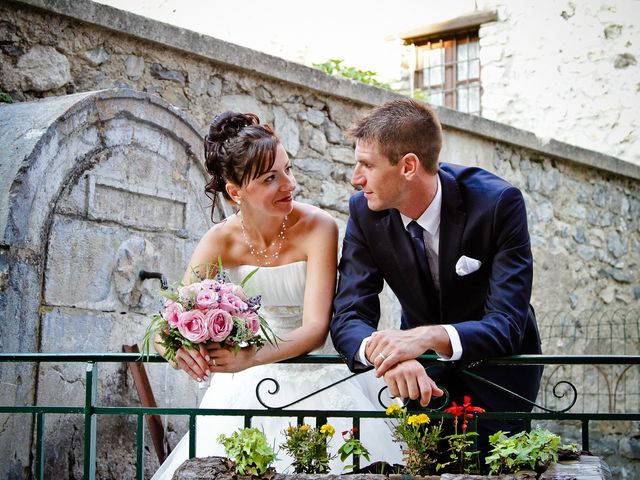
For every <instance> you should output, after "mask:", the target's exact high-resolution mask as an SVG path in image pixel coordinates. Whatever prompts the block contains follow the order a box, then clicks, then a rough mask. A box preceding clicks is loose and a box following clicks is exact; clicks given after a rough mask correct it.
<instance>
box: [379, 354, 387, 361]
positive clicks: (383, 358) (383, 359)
mask: <svg viewBox="0 0 640 480" xmlns="http://www.w3.org/2000/svg"><path fill="white" fill-rule="evenodd" d="M377 356H378V357H382V361H383V362H384V361H385V360H386V359H387V357H385V356H384V353H378V355H377Z"/></svg>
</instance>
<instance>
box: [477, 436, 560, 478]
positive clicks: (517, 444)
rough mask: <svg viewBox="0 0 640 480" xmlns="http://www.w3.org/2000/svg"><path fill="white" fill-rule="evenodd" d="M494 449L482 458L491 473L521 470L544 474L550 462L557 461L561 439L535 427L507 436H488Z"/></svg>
mask: <svg viewBox="0 0 640 480" xmlns="http://www.w3.org/2000/svg"><path fill="white" fill-rule="evenodd" d="M489 443H490V444H491V446H492V447H493V448H492V449H491V451H490V452H489V455H488V456H487V458H486V459H485V461H486V462H487V464H489V473H490V474H492V475H493V474H498V475H500V474H506V473H515V472H517V471H520V470H526V469H530V470H534V471H535V472H538V473H540V472H544V471H545V470H546V469H547V467H548V466H549V465H550V464H551V462H555V461H557V460H558V445H559V443H560V437H559V436H558V435H556V434H555V433H552V432H550V431H549V430H544V429H541V428H539V427H536V428H535V429H534V430H532V431H531V432H520V433H516V434H515V435H513V436H511V437H507V436H506V435H505V434H504V433H503V432H496V433H495V434H493V435H491V436H489Z"/></svg>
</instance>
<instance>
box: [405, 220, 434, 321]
mask: <svg viewBox="0 0 640 480" xmlns="http://www.w3.org/2000/svg"><path fill="white" fill-rule="evenodd" d="M407 230H409V233H410V234H411V238H412V240H413V248H414V249H415V251H416V256H417V257H418V266H419V269H420V273H421V274H422V276H423V278H424V281H425V284H426V287H427V291H426V292H425V293H426V295H427V300H428V302H429V305H430V306H431V307H432V308H433V311H434V313H435V314H436V315H437V317H438V319H439V318H440V301H439V299H438V294H437V292H436V288H435V286H434V284H433V277H432V276H431V270H430V268H429V257H428V255H427V247H426V245H425V244H424V229H423V228H422V227H421V226H420V225H419V224H418V222H416V221H414V220H412V221H411V222H409V225H407Z"/></svg>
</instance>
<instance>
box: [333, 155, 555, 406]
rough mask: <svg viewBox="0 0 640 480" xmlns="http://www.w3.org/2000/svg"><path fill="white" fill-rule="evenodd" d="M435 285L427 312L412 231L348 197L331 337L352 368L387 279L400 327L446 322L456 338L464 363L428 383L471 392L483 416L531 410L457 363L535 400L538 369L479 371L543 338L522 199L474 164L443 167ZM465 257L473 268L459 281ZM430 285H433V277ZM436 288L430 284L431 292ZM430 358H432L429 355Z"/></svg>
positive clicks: (534, 348)
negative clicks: (533, 301) (436, 299)
mask: <svg viewBox="0 0 640 480" xmlns="http://www.w3.org/2000/svg"><path fill="white" fill-rule="evenodd" d="M438 175H439V176H440V181H441V185H442V210H441V216H440V247H439V258H438V263H439V274H440V275H439V278H440V308H439V311H436V309H435V308H434V306H433V305H429V302H428V299H427V298H428V296H427V295H425V294H424V293H423V292H424V291H426V289H427V288H429V285H426V284H425V279H424V277H423V276H421V275H420V272H419V270H418V268H417V267H416V264H417V262H418V260H417V258H416V255H415V251H414V249H413V245H412V240H411V237H410V235H409V233H408V232H407V231H406V229H405V228H404V225H403V223H402V219H401V218H400V214H399V212H398V211H397V210H395V209H391V210H384V211H379V212H374V211H371V210H369V208H368V206H367V201H366V199H365V198H364V196H363V194H362V193H357V194H355V195H353V196H352V197H351V200H350V202H349V212H350V217H349V221H348V224H347V229H346V233H345V237H344V244H343V249H342V257H341V260H340V265H339V275H340V277H339V281H338V289H337V294H336V297H335V301H334V317H333V320H332V322H331V337H332V340H333V343H334V345H335V347H336V349H337V350H338V351H339V352H340V353H341V354H342V355H343V356H344V357H345V358H346V360H347V363H348V365H349V368H350V369H351V370H356V369H357V368H358V367H357V365H356V364H354V356H355V354H356V353H357V351H358V348H359V347H360V344H361V342H362V340H363V339H364V338H365V337H368V336H369V335H371V333H372V332H374V331H375V330H376V328H377V326H378V321H379V318H380V305H379V300H378V294H379V293H380V291H381V290H382V287H383V281H386V282H387V283H388V285H389V287H390V288H391V289H392V290H393V292H394V294H395V295H396V296H397V298H398V300H399V302H400V305H401V307H402V318H401V328H403V329H408V328H413V327H417V326H420V325H429V324H452V325H454V326H455V328H456V330H457V331H458V333H459V334H460V341H461V343H462V351H463V353H462V358H461V359H460V361H459V362H443V363H442V366H441V367H443V368H436V369H434V370H432V371H429V374H430V376H432V378H434V380H435V381H436V382H437V383H438V384H439V385H442V386H445V387H446V388H447V389H449V390H450V392H451V393H452V396H453V397H454V398H461V396H462V395H471V396H472V400H473V402H474V404H478V405H481V406H484V407H485V408H487V409H488V410H493V411H497V410H508V411H513V410H517V411H530V410H531V407H530V405H528V404H526V403H525V402H522V401H518V400H516V399H514V398H513V397H512V396H509V395H506V394H504V393H502V392H500V391H499V390H498V389H495V388H494V387H490V386H487V385H485V384H482V383H480V382H477V381H474V380H472V379H471V378H470V377H468V376H466V375H464V374H462V373H461V372H460V371H459V367H460V366H466V367H471V368H472V371H473V372H474V373H476V374H478V375H480V376H482V377H484V378H487V379H488V380H491V381H493V382H495V383H498V384H499V385H502V386H504V387H505V388H508V389H510V390H513V391H515V392H517V393H518V394H520V395H522V396H524V397H526V398H529V399H530V400H535V398H536V395H537V392H538V388H539V382H540V375H541V373H542V368H541V367H538V366H533V367H532V366H529V367H523V366H518V367H515V366H514V367H496V366H493V367H492V366H488V365H482V360H483V359H486V358H488V357H496V356H505V355H514V354H525V353H540V339H539V335H538V329H537V325H536V320H535V316H534V312H533V309H532V308H531V306H530V304H529V302H530V298H531V285H532V278H533V258H532V256H531V245H530V241H529V232H528V230H527V218H526V210H525V204H524V199H523V197H522V194H521V193H520V191H519V190H518V189H516V188H515V187H513V186H512V185H510V184H509V183H507V182H506V181H504V180H503V179H501V178H499V177H497V176H495V175H493V174H491V173H489V172H487V171H485V170H482V169H480V168H475V167H462V166H458V165H453V164H446V163H441V164H440V169H439V171H438ZM462 255H466V256H467V257H471V258H474V259H477V260H480V261H481V262H482V266H481V267H480V269H479V270H477V271H475V272H473V273H471V274H469V275H466V276H459V275H458V274H456V271H455V265H456V262H457V261H458V259H459V258H460V257H461V256H462ZM427 281H431V280H430V279H429V280H427ZM431 288H432V287H431ZM425 353H432V352H425Z"/></svg>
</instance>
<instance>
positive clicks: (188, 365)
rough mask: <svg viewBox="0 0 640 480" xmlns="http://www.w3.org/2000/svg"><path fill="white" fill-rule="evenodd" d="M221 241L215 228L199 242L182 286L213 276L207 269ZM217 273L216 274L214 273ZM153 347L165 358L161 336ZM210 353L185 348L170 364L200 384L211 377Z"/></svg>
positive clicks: (178, 352)
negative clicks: (208, 275)
mask: <svg viewBox="0 0 640 480" xmlns="http://www.w3.org/2000/svg"><path fill="white" fill-rule="evenodd" d="M217 240H219V239H217V238H216V230H215V227H214V228H212V229H210V230H209V231H208V232H207V233H205V234H204V236H203V237H202V238H201V239H200V241H199V242H198V245H197V246H196V249H195V250H194V252H193V255H192V256H191V260H189V265H188V266H187V269H186V271H185V272H184V276H183V277H182V284H183V285H188V284H190V283H193V282H195V281H197V280H198V276H197V274H199V275H200V276H201V277H202V276H204V275H205V274H207V273H208V274H211V273H212V272H206V271H205V270H206V269H207V268H210V267H211V266H210V262H211V259H212V258H217V256H214V255H215V254H216V252H215V251H214V250H215V248H216V245H217V244H218V241H217ZM213 273H215V272H213ZM153 347H154V348H155V350H156V352H158V353H159V354H160V355H162V356H163V357H164V356H165V348H164V347H163V346H162V345H161V344H160V336H159V335H156V336H155V338H154V342H153ZM209 361H210V357H209V351H208V350H207V349H206V348H205V347H204V346H203V345H201V346H200V348H199V349H198V350H190V349H188V348H185V347H181V348H180V349H179V350H178V351H177V352H176V359H175V362H173V361H171V362H169V363H170V364H171V366H173V368H176V369H180V370H184V371H185V372H187V373H188V374H189V376H190V377H191V378H193V379H194V380H196V381H198V382H200V381H202V380H203V379H205V378H206V377H207V376H208V375H209V363H208V362H209Z"/></svg>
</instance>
